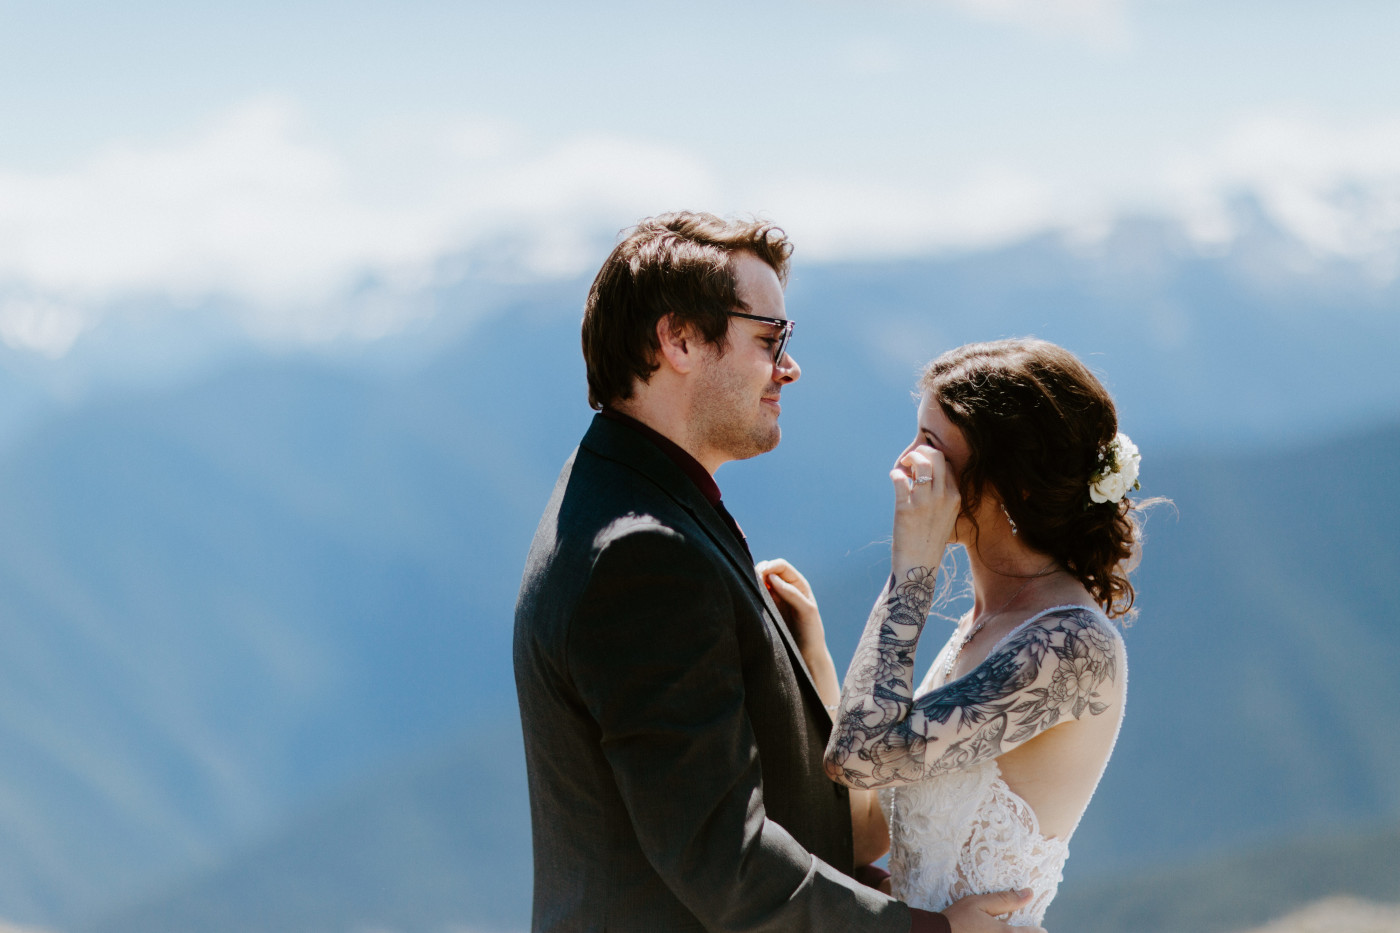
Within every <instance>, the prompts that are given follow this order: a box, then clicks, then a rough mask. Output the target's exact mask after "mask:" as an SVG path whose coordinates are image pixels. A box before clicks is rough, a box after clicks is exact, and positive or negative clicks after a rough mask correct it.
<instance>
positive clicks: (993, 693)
mask: <svg viewBox="0 0 1400 933" xmlns="http://www.w3.org/2000/svg"><path fill="white" fill-rule="evenodd" d="M875 621H876V620H875V619H874V618H873V617H872V620H871V624H870V625H867V629H866V633H865V635H864V636H862V639H861V647H860V648H859V649H857V654H856V658H855V660H854V661H852V664H851V672H850V674H848V676H847V683H846V691H845V692H843V694H842V697H841V708H840V710H839V712H838V719H837V722H836V725H835V728H834V729H833V732H832V737H831V741H830V743H829V744H828V745H827V753H826V769H827V773H828V774H830V775H831V777H832V778H833V779H834V780H836V781H839V782H840V783H843V784H847V785H849V786H852V787H866V788H872V787H889V786H893V785H896V784H908V783H913V782H915V781H920V780H923V779H925V778H927V777H930V776H932V775H936V774H944V773H947V772H950V771H958V770H961V769H965V768H970V767H972V766H973V765H975V764H978V763H980V762H983V761H986V760H988V759H991V758H996V757H997V756H999V755H1001V754H1002V753H1003V752H1007V751H1010V750H1011V749H1013V748H1015V747H1016V746H1018V745H1021V744H1022V743H1024V742H1026V741H1029V740H1030V739H1032V738H1034V737H1035V736H1037V735H1039V734H1040V733H1042V732H1044V731H1045V730H1047V729H1049V728H1051V727H1053V726H1055V725H1057V724H1058V723H1060V722H1063V721H1065V720H1068V719H1080V718H1083V717H1084V716H1086V715H1089V716H1098V715H1100V714H1102V713H1104V712H1105V711H1107V710H1108V709H1109V708H1110V707H1111V705H1112V703H1113V698H1112V697H1107V696H1106V694H1107V693H1108V691H1107V689H1106V685H1107V684H1111V683H1113V682H1114V681H1115V680H1116V679H1117V677H1118V668H1119V666H1120V658H1119V653H1120V647H1119V639H1118V636H1117V634H1116V633H1115V632H1114V631H1113V629H1112V627H1111V626H1110V625H1109V624H1108V622H1107V621H1106V620H1104V619H1103V617H1102V616H1101V615H1100V614H1099V613H1097V612H1094V611H1093V610H1091V609H1088V608H1085V607H1082V606H1070V607H1062V608H1058V609H1052V610H1048V611H1046V612H1043V613H1041V614H1040V615H1038V616H1036V617H1034V618H1033V619H1032V620H1030V621H1028V622H1027V623H1026V624H1024V625H1023V626H1022V627H1021V628H1019V629H1017V630H1015V631H1014V632H1013V634H1012V635H1011V636H1010V637H1009V638H1008V639H1007V640H1006V641H1005V642H1004V643H1002V644H1000V645H998V646H997V648H995V649H994V650H993V651H992V652H991V654H989V655H988V656H987V658H986V660H984V661H983V662H982V663H981V664H980V665H978V666H977V668H976V669H975V670H973V671H972V672H971V673H969V674H968V675H967V676H965V677H961V678H959V679H958V680H955V681H953V682H951V683H948V684H945V685H944V686H942V687H940V688H938V689H936V690H933V691H931V692H929V693H926V694H924V695H923V696H921V697H919V698H918V700H917V701H915V700H914V698H913V693H912V689H911V688H910V683H911V681H912V670H913V643H914V642H915V641H916V640H917V638H918V632H917V631H915V632H913V633H910V632H906V631H901V630H900V627H899V626H898V625H897V624H896V623H895V620H894V619H892V618H890V617H888V614H887V617H886V618H885V619H883V620H882V621H881V623H880V624H879V625H875V624H874V623H875ZM917 628H922V626H918V627H917ZM867 640H869V641H870V642H871V644H870V645H867V644H866V642H867ZM862 658H865V659H867V660H866V661H864V662H863V661H862ZM872 659H873V661H874V662H875V663H873V664H872ZM896 659H897V660H898V661H899V662H903V663H894V661H895V660H896ZM862 666H863V667H864V668H868V669H863V670H860V671H858V670H857V668H858V667H862Z"/></svg>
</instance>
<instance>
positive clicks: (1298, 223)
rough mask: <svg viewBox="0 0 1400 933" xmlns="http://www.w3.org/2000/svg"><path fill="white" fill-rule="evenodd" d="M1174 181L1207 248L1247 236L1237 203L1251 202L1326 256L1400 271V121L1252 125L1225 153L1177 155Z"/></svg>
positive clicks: (1232, 137)
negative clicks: (1240, 199)
mask: <svg viewBox="0 0 1400 933" xmlns="http://www.w3.org/2000/svg"><path fill="white" fill-rule="evenodd" d="M1166 179H1167V180H1166V185H1165V188H1166V190H1168V191H1169V192H1172V193H1173V194H1174V195H1175V196H1174V197H1173V198H1172V199H1171V201H1170V203H1171V204H1174V205H1175V209H1176V212H1177V213H1178V214H1179V215H1180V216H1181V217H1182V218H1183V220H1184V221H1185V222H1186V224H1187V226H1188V229H1189V230H1191V231H1192V232H1193V233H1195V234H1196V236H1197V237H1198V238H1199V239H1201V240H1203V241H1206V242H1228V241H1230V240H1232V239H1233V238H1234V237H1235V236H1236V235H1237V234H1238V232H1239V231H1238V230H1237V226H1238V225H1237V222H1236V220H1235V218H1234V216H1233V214H1232V211H1231V210H1230V207H1229V205H1230V201H1231V199H1232V198H1235V197H1237V196H1239V195H1240V194H1243V193H1249V194H1252V195H1253V196H1254V197H1255V198H1256V199H1257V200H1258V203H1259V206H1260V208H1261V209H1262V210H1263V212H1264V214H1265V215H1266V216H1267V217H1268V219H1269V220H1270V221H1272V222H1273V223H1274V224H1275V225H1277V226H1278V227H1279V228H1280V229H1281V230H1283V231H1285V232H1287V233H1288V234H1290V235H1292V236H1293V237H1296V238H1297V239H1298V240H1300V241H1301V242H1302V243H1304V244H1305V245H1307V246H1308V247H1310V248H1311V249H1313V250H1314V251H1316V252H1317V253H1319V254H1322V255H1329V256H1336V257H1341V258H1345V259H1351V260H1359V261H1363V262H1371V263H1375V264H1377V266H1378V268H1379V267H1385V268H1393V264H1394V262H1395V259H1396V254H1397V251H1398V250H1400V119H1389V120H1380V121H1375V122H1372V123H1369V124H1365V125H1357V126H1339V125H1336V124H1330V123H1327V122H1324V121H1321V120H1318V119H1313V118H1307V117H1300V116H1262V117H1257V118H1253V119H1250V120H1247V121H1245V122H1243V123H1242V124H1240V125H1239V126H1238V127H1237V128H1235V129H1234V130H1232V131H1231V132H1230V133H1228V134H1227V135H1226V136H1225V138H1224V139H1223V140H1222V141H1221V142H1220V143H1219V144H1218V145H1216V146H1213V147H1209V148H1207V149H1204V150H1201V151H1196V152H1191V153H1182V154H1179V155H1177V156H1175V157H1174V158H1173V159H1171V160H1170V162H1169V165H1168V168H1167V171H1166Z"/></svg>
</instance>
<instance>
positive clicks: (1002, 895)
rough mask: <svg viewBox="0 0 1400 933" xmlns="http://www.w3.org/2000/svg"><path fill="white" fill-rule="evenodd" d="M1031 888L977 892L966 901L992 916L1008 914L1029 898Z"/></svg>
mask: <svg viewBox="0 0 1400 933" xmlns="http://www.w3.org/2000/svg"><path fill="white" fill-rule="evenodd" d="M1031 893H1032V892H1031V889H1030V888H1022V889H1021V890H1019V891H996V892H993V893H991V894H978V895H975V896H973V897H969V898H968V901H969V902H970V903H971V904H973V905H974V906H975V907H976V908H977V909H978V910H981V911H985V912H986V913H989V914H991V915H992V916H994V917H995V916H997V915H998V914H1009V913H1010V912H1011V911H1013V910H1015V909H1016V908H1018V907H1020V906H1021V905H1022V904H1024V903H1026V901H1028V900H1030V899H1031Z"/></svg>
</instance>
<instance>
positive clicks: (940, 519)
mask: <svg viewBox="0 0 1400 933" xmlns="http://www.w3.org/2000/svg"><path fill="white" fill-rule="evenodd" d="M890 480H891V481H892V482H893V483H894V554H893V557H894V569H895V572H896V574H901V571H903V570H907V569H910V568H913V567H930V568H932V567H937V566H938V565H939V563H940V562H941V561H942V560H943V551H944V549H945V548H946V547H947V546H948V542H949V541H950V540H952V537H953V529H954V527H955V526H956V525H957V522H958V512H959V510H960V509H961V508H962V497H961V496H960V495H959V493H958V482H957V477H956V476H954V475H953V471H952V469H951V468H950V467H949V466H948V461H947V459H946V458H944V456H943V452H942V451H940V450H937V449H936V448H934V447H930V446H929V445H927V444H920V445H918V446H916V447H912V448H910V449H909V450H906V451H905V452H904V453H903V454H901V455H900V457H899V460H897V461H896V462H895V465H894V469H892V470H890ZM901 575H902V574H901Z"/></svg>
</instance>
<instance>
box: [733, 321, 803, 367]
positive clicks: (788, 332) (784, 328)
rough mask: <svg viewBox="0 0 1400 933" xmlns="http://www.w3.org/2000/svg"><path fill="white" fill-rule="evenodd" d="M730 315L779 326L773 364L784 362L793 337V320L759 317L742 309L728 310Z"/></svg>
mask: <svg viewBox="0 0 1400 933" xmlns="http://www.w3.org/2000/svg"><path fill="white" fill-rule="evenodd" d="M728 314H729V316H730V317H741V318H744V319H746V320H750V321H758V322H759V323H760V324H771V325H772V326H774V327H777V328H779V331H778V336H777V338H776V339H777V341H778V342H777V343H776V344H774V345H773V365H774V366H777V365H778V364H779V363H780V362H782V359H783V354H784V353H786V352H787V345H788V341H789V340H791V339H792V328H793V323H794V322H793V321H788V320H784V319H783V318H777V317H759V316H758V315H757V314H744V313H743V312H742V311H730V312H728Z"/></svg>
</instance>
